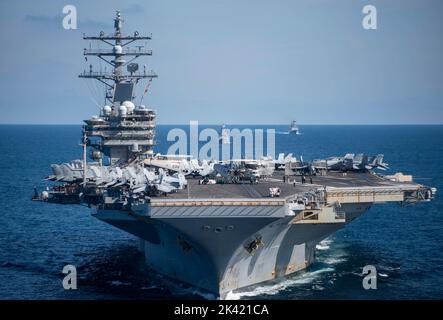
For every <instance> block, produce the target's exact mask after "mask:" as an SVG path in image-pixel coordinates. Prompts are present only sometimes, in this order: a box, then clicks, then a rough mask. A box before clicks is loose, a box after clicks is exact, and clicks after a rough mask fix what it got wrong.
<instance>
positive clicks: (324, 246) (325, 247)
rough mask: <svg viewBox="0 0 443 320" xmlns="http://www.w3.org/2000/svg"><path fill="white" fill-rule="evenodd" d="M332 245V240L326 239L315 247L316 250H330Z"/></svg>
mask: <svg viewBox="0 0 443 320" xmlns="http://www.w3.org/2000/svg"><path fill="white" fill-rule="evenodd" d="M331 243H332V240H330V239H325V240H322V241H320V243H319V244H317V245H316V246H315V248H316V249H317V250H328V249H329V247H330V245H331Z"/></svg>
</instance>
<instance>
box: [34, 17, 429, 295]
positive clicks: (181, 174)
mask: <svg viewBox="0 0 443 320" xmlns="http://www.w3.org/2000/svg"><path fill="white" fill-rule="evenodd" d="M122 24H123V19H122V17H121V14H120V13H119V12H117V15H116V17H115V19H114V29H115V30H114V32H113V33H112V34H105V33H104V32H100V34H99V35H97V36H84V39H85V40H89V41H97V42H100V43H103V44H104V45H105V46H108V48H106V49H84V55H85V56H95V57H98V58H100V59H101V60H104V61H106V62H107V63H108V64H110V65H111V66H112V70H111V71H109V72H107V71H103V70H94V69H93V66H92V65H91V66H89V69H88V70H85V71H84V72H83V73H81V74H80V77H81V78H89V79H93V80H98V81H100V82H102V83H103V84H104V85H105V86H106V87H107V90H106V93H105V96H106V103H107V105H104V106H103V107H102V108H101V111H100V114H99V115H96V116H92V117H91V118H90V119H88V120H85V124H84V126H83V159H78V160H73V161H72V162H70V163H64V164H54V165H52V171H53V174H52V175H50V176H48V177H47V180H48V181H52V182H48V183H49V184H50V185H51V186H50V188H48V189H47V190H45V191H42V192H39V191H38V190H35V195H34V197H33V200H37V201H44V202H47V203H58V204H66V205H75V204H87V205H88V206H90V207H91V208H94V209H93V210H94V212H93V214H92V215H93V216H94V217H96V218H97V219H100V220H102V221H104V222H107V223H109V224H111V225H113V226H115V227H117V228H120V229H122V230H124V231H126V232H129V233H131V234H133V235H135V236H136V237H138V238H139V239H140V251H141V252H142V253H143V254H144V257H145V260H146V264H147V265H148V266H149V267H151V268H152V269H154V270H156V271H157V272H159V273H161V274H164V275H166V276H168V277H170V278H173V279H177V280H179V281H181V282H184V283H188V284H190V285H193V286H195V287H197V288H200V289H202V290H205V291H209V292H211V293H213V294H215V295H216V296H218V297H220V298H223V297H225V296H226V295H227V294H228V293H229V292H231V291H234V292H235V291H236V290H241V289H244V288H247V287H249V286H252V285H255V284H257V283H261V282H265V281H270V280H275V279H279V278H283V277H285V276H288V275H290V274H293V273H295V272H297V271H299V270H302V269H305V268H306V267H308V266H309V265H310V264H312V263H313V262H314V258H315V247H316V245H317V244H318V243H319V242H320V241H321V240H322V239H325V238H326V237H328V236H329V235H331V234H332V233H334V232H335V231H336V230H338V229H340V228H343V227H344V226H345V225H346V224H347V223H350V222H351V221H353V220H354V219H355V218H358V217H359V216H360V215H361V214H363V213H364V212H366V211H367V210H368V209H369V208H370V207H371V206H373V205H376V204H379V203H386V202H396V203H399V204H401V205H409V204H414V203H417V202H423V201H430V200H432V199H433V197H434V195H435V193H436V189H435V188H430V187H427V186H424V185H421V184H418V183H415V182H414V181H413V179H412V177H411V176H407V175H403V174H395V175H390V176H383V175H381V174H378V173H376V170H379V169H386V168H387V164H386V163H384V162H383V156H382V155H377V156H372V157H369V156H366V155H362V154H357V155H354V154H348V155H345V156H343V157H332V158H327V159H323V160H314V161H310V162H305V161H302V160H297V159H296V158H294V157H292V155H286V156H284V155H280V156H279V157H278V158H277V159H272V158H270V157H264V158H261V159H240V160H235V161H234V160H233V161H216V160H212V161H201V160H198V159H191V158H187V157H180V156H179V155H159V154H156V153H155V152H154V151H155V117H156V111H155V110H153V109H151V108H148V107H146V106H144V105H142V104H141V102H142V100H143V97H144V95H145V94H146V92H147V91H148V88H149V85H150V83H151V81H152V79H154V78H155V77H156V74H155V73H153V72H152V71H148V70H146V66H144V67H143V70H141V68H140V67H139V65H138V64H137V63H135V62H133V61H134V60H135V59H137V58H139V57H142V56H149V55H151V54H152V52H151V50H148V49H146V48H145V47H144V46H135V44H136V43H138V42H140V41H148V40H150V39H151V36H144V35H140V34H139V33H138V32H134V33H133V35H124V34H123V33H122ZM129 45H131V46H132V47H129ZM142 81H146V85H145V89H144V91H143V93H142V94H141V95H140V96H138V97H136V95H135V88H136V86H137V84H139V83H140V82H142ZM136 98H137V99H136ZM138 98H140V99H138ZM136 100H141V101H140V102H139V103H136Z"/></svg>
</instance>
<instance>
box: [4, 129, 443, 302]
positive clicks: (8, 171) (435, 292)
mask: <svg viewBox="0 0 443 320" xmlns="http://www.w3.org/2000/svg"><path fill="white" fill-rule="evenodd" d="M266 127H270V128H275V130H276V131H277V133H278V134H277V135H276V146H275V148H276V153H279V152H285V153H288V152H292V153H294V155H295V156H297V157H298V156H300V155H303V158H304V159H305V160H307V159H313V158H320V157H322V158H324V157H328V156H333V155H344V154H345V153H359V152H363V153H367V154H371V155H372V154H378V153H383V154H385V161H386V162H388V163H389V164H390V166H391V170H390V171H389V172H390V173H395V172H397V171H401V172H403V173H407V174H412V175H413V176H414V177H415V180H416V181H418V182H420V183H424V184H427V185H431V186H435V187H437V188H438V189H439V192H440V193H443V142H442V139H443V126H301V131H302V133H303V134H302V135H298V136H291V135H287V134H283V132H284V131H286V130H287V127H286V126H260V128H266ZM169 129H171V127H170V126H159V127H158V141H160V142H162V143H160V144H159V146H158V147H157V149H156V151H159V152H166V150H167V148H168V144H167V143H166V142H165V141H166V135H167V132H168V131H169ZM80 135H81V127H80V126H46V125H1V126H0V199H1V208H0V299H169V298H180V299H186V298H194V299H204V298H211V297H210V296H208V295H205V294H204V293H201V292H199V291H198V290H195V289H193V288H192V287H188V286H184V285H182V284H179V283H176V282H174V281H172V280H168V279H166V278H163V277H161V276H160V275H158V274H156V273H155V272H153V271H151V270H149V269H147V268H146V267H145V266H144V265H143V259H142V257H141V256H140V255H139V254H138V252H137V243H138V242H137V240H136V239H135V238H134V237H132V236H131V235H129V234H127V233H125V232H123V231H120V230H118V229H116V228H114V227H112V226H110V225H107V224H105V223H103V222H101V221H99V220H96V219H95V218H93V217H91V212H92V211H91V210H92V209H88V208H87V207H84V206H62V205H51V204H46V203H39V202H32V201H31V200H30V199H31V196H32V193H33V188H34V186H37V187H40V188H41V187H43V186H44V185H45V182H44V181H42V178H44V177H45V176H47V175H48V174H50V166H49V165H50V164H51V163H61V162H67V161H70V160H72V159H79V158H81V155H82V150H81V147H80V146H79V142H80ZM442 198H443V194H438V193H437V198H436V199H435V201H433V202H431V203H420V204H417V205H415V206H409V207H405V208H400V206H398V205H396V204H385V205H377V206H373V207H372V208H371V209H370V210H369V211H368V212H367V213H366V214H364V215H363V216H362V217H361V218H359V219H357V220H356V221H354V222H353V223H351V224H350V225H348V226H346V227H345V228H344V229H342V230H340V231H338V232H337V233H335V234H334V235H332V236H331V237H329V238H328V239H326V240H325V241H323V242H322V243H320V244H319V245H318V246H317V252H316V255H317V260H316V262H315V263H314V264H313V265H312V266H311V267H309V268H308V269H307V270H305V271H302V272H300V273H298V274H296V275H294V276H292V277H290V278H287V279H285V280H282V281H280V282H277V283H270V284H266V285H258V286H256V287H255V288H253V289H251V290H250V291H247V292H244V293H240V294H233V295H231V296H230V298H233V299H443V212H442V208H443V202H442ZM67 264H72V265H75V266H76V267H77V273H78V289H77V290H69V291H66V290H64V289H63V287H62V279H63V276H64V275H63V273H62V269H63V267H64V266H65V265H67ZM365 265H374V266H375V267H376V268H377V272H378V283H377V289H376V290H364V289H363V287H362V280H363V277H362V269H363V267H364V266H365Z"/></svg>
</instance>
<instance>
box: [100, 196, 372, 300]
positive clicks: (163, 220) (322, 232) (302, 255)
mask: <svg viewBox="0 0 443 320" xmlns="http://www.w3.org/2000/svg"><path fill="white" fill-rule="evenodd" d="M368 208H369V206H366V205H362V204H359V205H354V204H347V205H344V206H343V208H342V209H343V210H344V211H345V212H346V215H347V217H348V219H347V220H346V222H342V223H312V224H309V223H301V224H299V223H293V218H294V217H291V216H280V214H279V209H278V208H270V209H269V210H266V209H264V213H263V208H260V210H262V211H261V213H260V214H259V215H254V214H252V215H250V214H248V216H244V217H243V216H241V215H238V216H235V217H220V216H217V217H212V216H210V215H208V216H206V217H205V216H204V215H200V216H195V217H191V216H189V215H188V216H186V217H183V216H181V215H180V210H187V209H186V208H181V209H179V208H176V209H175V210H174V214H172V215H168V214H164V212H161V211H160V212H158V213H157V214H150V215H149V217H148V216H146V215H144V214H134V213H131V214H129V213H128V212H127V211H118V210H99V211H98V212H97V214H96V217H97V218H98V219H100V220H103V221H105V222H107V223H109V224H111V225H113V226H116V227H118V228H120V229H122V230H125V231H127V232H129V233H131V234H134V235H135V236H137V237H139V238H140V250H141V252H142V253H143V254H144V256H145V259H146V263H147V265H148V266H149V267H151V268H153V269H154V270H156V271H157V272H159V273H161V274H164V275H167V276H168V277H171V278H174V279H177V280H180V281H182V282H185V283H188V284H191V285H193V286H195V287H198V288H200V289H203V290H206V291H209V292H211V293H213V294H215V295H216V296H219V297H221V298H223V297H225V296H226V294H227V293H229V292H231V291H235V290H238V289H241V288H245V287H248V286H251V285H255V284H257V283H261V282H265V281H270V280H274V279H278V278H281V277H284V276H287V275H289V274H292V273H294V272H297V271H300V270H302V269H304V268H306V267H307V266H309V265H310V264H311V263H312V262H313V261H314V256H315V254H314V253H315V246H316V244H317V243H318V242H320V241H321V240H322V239H324V238H326V237H327V236H329V235H330V234H332V233H334V232H335V231H337V230H338V229H340V228H342V227H343V226H344V225H345V224H346V223H347V222H348V221H350V220H353V219H354V218H356V217H358V216H359V215H361V214H362V213H363V212H364V211H366V210H367V209H368ZM225 209H226V208H225ZM229 209H230V210H233V209H232V208H229ZM206 210H208V209H206Z"/></svg>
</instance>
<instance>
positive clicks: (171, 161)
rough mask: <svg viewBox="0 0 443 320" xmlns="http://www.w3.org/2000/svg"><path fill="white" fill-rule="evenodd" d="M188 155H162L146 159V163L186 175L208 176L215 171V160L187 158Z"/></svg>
mask: <svg viewBox="0 0 443 320" xmlns="http://www.w3.org/2000/svg"><path fill="white" fill-rule="evenodd" d="M190 157H191V156H187V155H161V154H157V155H155V156H154V157H153V158H148V159H145V160H144V164H145V165H147V166H151V167H156V168H162V169H165V170H169V171H174V172H179V173H182V174H184V175H186V176H187V175H193V176H202V177H204V176H207V175H209V174H211V173H213V172H214V164H213V162H212V161H211V162H208V161H207V160H202V161H199V160H196V159H189V160H188V159H187V158H190Z"/></svg>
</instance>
